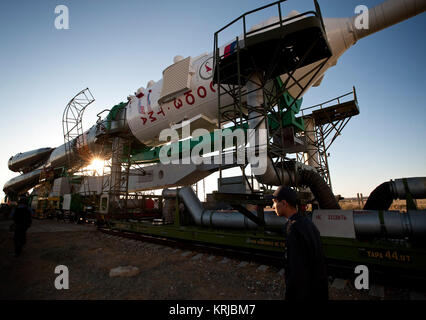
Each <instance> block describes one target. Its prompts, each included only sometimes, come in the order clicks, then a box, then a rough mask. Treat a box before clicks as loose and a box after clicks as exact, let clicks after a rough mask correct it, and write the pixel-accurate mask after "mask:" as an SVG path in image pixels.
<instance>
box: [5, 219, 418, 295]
mask: <svg viewBox="0 0 426 320" xmlns="http://www.w3.org/2000/svg"><path fill="white" fill-rule="evenodd" d="M9 225H10V222H9V221H3V222H0V252H1V256H2V259H1V261H0V299H43V300H44V299H49V300H50V299H55V300H56V299H143V300H145V299H151V300H167V299H177V300H181V299H185V300H187V299H189V300H192V299H197V300H198V299H200V300H211V299H221V300H228V299H229V300H236V299H244V300H253V299H256V300H280V299H283V297H284V292H285V285H284V275H283V271H282V270H278V269H276V268H274V267H266V266H260V265H259V264H257V263H254V262H250V261H248V262H246V263H241V261H236V260H232V259H224V258H223V257H220V256H209V255H207V254H200V253H198V252H193V251H183V250H178V249H174V248H170V247H167V246H162V245H154V244H149V243H145V242H140V241H135V240H130V239H121V238H117V237H114V236H110V235H106V234H103V233H101V232H99V231H97V230H96V228H95V226H93V225H83V226H81V225H74V224H68V223H64V222H56V221H49V220H44V221H39V220H33V226H32V227H31V228H30V230H29V232H28V234H27V245H26V247H25V248H24V252H23V254H22V255H21V256H20V257H18V258H15V257H14V255H13V234H12V233H11V232H8V227H9ZM58 265H65V266H67V267H68V270H69V289H68V290H57V289H56V288H55V286H54V281H55V278H56V277H57V276H58V274H55V273H54V270H55V267H56V266H58ZM118 266H134V267H137V268H139V271H140V272H139V274H137V275H135V276H133V277H118V278H111V277H110V276H109V272H110V270H111V269H113V268H116V267H118ZM379 291H380V290H379ZM329 292H330V298H331V299H345V300H359V299H373V300H374V299H383V298H385V299H408V298H409V294H410V293H409V292H408V291H404V290H398V289H389V288H386V290H385V292H384V293H385V294H384V297H374V296H371V295H370V294H369V292H366V291H359V290H356V289H355V288H354V287H353V284H351V283H350V282H349V281H346V282H345V287H344V288H342V289H337V288H336V287H335V286H332V285H330V288H329Z"/></svg>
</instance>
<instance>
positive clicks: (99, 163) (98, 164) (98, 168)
mask: <svg viewBox="0 0 426 320" xmlns="http://www.w3.org/2000/svg"><path fill="white" fill-rule="evenodd" d="M86 169H87V170H92V171H94V173H96V174H97V175H102V172H103V169H104V161H103V160H102V159H99V158H94V159H93V160H92V162H90V164H89V165H88V166H87V167H86Z"/></svg>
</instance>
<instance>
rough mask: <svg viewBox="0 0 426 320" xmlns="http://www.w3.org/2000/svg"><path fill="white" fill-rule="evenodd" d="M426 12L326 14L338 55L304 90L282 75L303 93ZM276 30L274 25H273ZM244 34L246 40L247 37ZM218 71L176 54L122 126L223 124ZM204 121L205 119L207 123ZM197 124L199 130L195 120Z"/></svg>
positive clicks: (400, 1)
mask: <svg viewBox="0 0 426 320" xmlns="http://www.w3.org/2000/svg"><path fill="white" fill-rule="evenodd" d="M425 10H426V1H424V0H388V1H386V2H384V3H382V4H380V5H378V6H376V7H374V8H370V9H369V10H368V28H367V29H361V28H357V27H356V21H357V16H354V17H350V18H324V19H323V20H324V27H325V31H326V35H327V39H328V42H329V45H330V48H331V52H332V56H331V57H330V58H329V60H328V61H327V63H326V64H325V65H324V66H323V67H322V69H321V71H320V72H318V73H317V74H316V76H315V78H314V79H313V81H311V82H310V84H309V85H307V84H308V79H307V78H308V77H306V79H301V80H299V82H300V83H301V84H302V88H304V89H301V88H300V87H299V86H297V85H293V86H292V84H293V80H291V79H290V80H288V79H287V75H281V76H280V77H281V79H282V80H283V82H285V81H287V80H288V87H289V89H288V93H289V94H290V95H291V96H292V97H298V96H299V97H302V96H303V95H304V94H305V93H306V91H307V90H309V88H310V87H311V86H319V85H320V83H321V80H322V78H323V76H324V73H325V72H326V71H327V70H328V69H329V68H330V67H332V66H334V65H336V63H337V61H338V59H339V58H340V56H341V55H342V54H343V53H344V52H345V51H346V50H347V49H349V48H350V47H351V46H352V45H354V44H355V43H356V42H357V41H358V40H359V39H361V38H364V37H366V36H368V35H370V34H373V33H375V32H377V31H380V30H382V29H384V28H387V27H389V26H392V25H394V24H396V23H399V22H401V21H404V20H406V19H409V18H411V17H413V16H415V15H418V14H420V13H422V12H424V11H425ZM296 14H298V13H297V12H295V11H292V12H290V14H289V15H288V17H292V16H294V15H296ZM361 14H362V13H361ZM276 21H278V17H271V18H269V19H268V20H266V21H264V22H262V23H261V24H259V25H256V26H254V27H252V29H251V30H256V29H258V28H261V27H263V26H267V25H269V24H272V23H274V22H276ZM271 28H274V27H273V26H272V27H271ZM259 32H264V31H259ZM239 38H240V39H241V38H242V37H239ZM231 43H232V42H231ZM219 50H220V55H222V54H224V52H225V50H229V43H228V44H226V45H224V46H222V47H220V48H219ZM321 62H323V61H322V60H320V61H317V62H314V63H312V64H309V65H306V66H304V67H302V68H300V69H297V70H296V71H295V73H294V74H293V76H294V78H296V79H300V78H301V77H302V75H304V74H306V73H307V72H309V71H310V70H312V69H315V68H316V67H317V66H318V65H319V64H320V63H321ZM213 75H214V65H213V53H204V54H201V55H199V56H196V57H187V58H185V59H184V58H183V57H180V56H176V57H175V59H174V64H172V65H171V66H169V67H168V68H166V69H165V70H164V71H163V78H162V79H161V80H159V81H158V82H154V81H150V82H149V83H148V84H147V87H146V88H143V87H141V88H139V89H138V90H137V91H136V92H135V94H134V95H130V96H129V97H128V103H127V105H126V106H125V109H126V110H125V112H124V113H123V114H125V115H126V121H125V124H123V125H120V127H121V128H122V129H123V130H130V132H131V134H132V135H133V136H134V137H135V138H136V139H137V140H138V141H139V142H141V143H143V144H144V145H147V146H155V145H158V144H161V143H164V142H161V141H159V135H160V132H161V131H162V130H163V129H167V128H170V127H173V126H174V125H178V124H179V123H181V122H182V121H184V120H188V121H190V123H191V122H194V123H195V121H197V123H198V125H199V127H204V128H210V129H211V128H213V127H215V126H216V125H217V102H218V101H217V99H218V98H217V85H215V84H214V83H213ZM302 90H303V91H302ZM221 99H223V100H221V103H223V104H229V103H231V102H232V98H231V97H230V96H229V95H224V96H222V97H221ZM200 119H201V120H202V121H201V122H200ZM191 128H192V129H196V127H194V126H193V125H192V124H191ZM96 130H97V128H96V126H93V127H92V128H90V129H89V130H87V131H86V132H85V133H84V134H83V135H84V144H83V147H86V148H89V149H90V150H91V151H93V152H97V153H98V150H97V151H95V149H99V147H97V146H96V143H95V141H96V134H97V131H96ZM77 139H78V138H77ZM80 139H81V137H80ZM71 143H72V142H71ZM65 149H66V148H65V145H61V146H59V147H57V148H56V149H55V150H53V152H52V151H51V150H49V151H46V150H44V151H43V152H44V153H43V156H44V157H45V156H46V154H47V153H49V154H50V157H49V158H48V159H47V160H46V161H45V163H44V164H45V165H46V166H49V167H52V168H55V167H56V166H62V165H64V164H65V163H66V162H65V161H66V153H65ZM92 149H93V150H92ZM39 150H41V149H39ZM40 152H41V151H40ZM50 152H51V153H50ZM18 157H19V154H18V155H16V156H14V157H12V158H11V159H10V160H9V164H10V163H15V162H16V161H17V160H18ZM40 157H41V155H40ZM34 159H35V158H34ZM34 159H33V160H34ZM37 160H39V158H37ZM34 161H35V160H34ZM26 165H28V168H31V170H34V169H35V168H34V167H31V165H34V163H31V161H29V162H28V163H26ZM9 168H10V169H11V170H14V168H13V167H11V166H9ZM38 169H40V168H38ZM15 171H18V170H15ZM19 171H23V172H26V173H27V174H26V175H28V170H23V169H22V168H20V169H19ZM26 175H23V176H18V177H15V178H13V179H11V180H9V181H8V182H7V183H6V184H5V186H4V189H3V190H4V191H5V193H6V194H7V193H8V192H9V191H12V190H13V191H16V190H17V189H19V188H17V185H18V183H20V186H23V185H24V186H25V189H26V190H28V189H29V188H31V187H33V186H34V185H35V184H34V176H35V175H34V176H33V175H31V179H30V180H31V182H30V183H27V184H22V181H20V179H19V178H20V177H22V178H25V176H26ZM30 180H28V177H27V181H30ZM21 188H23V187H21Z"/></svg>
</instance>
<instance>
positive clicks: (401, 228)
mask: <svg viewBox="0 0 426 320" xmlns="http://www.w3.org/2000/svg"><path fill="white" fill-rule="evenodd" d="M176 196H179V198H180V199H181V200H182V201H183V203H184V204H185V207H186V209H187V210H188V212H189V214H190V215H191V217H192V219H193V220H194V222H195V224H196V225H199V226H205V227H216V228H234V229H257V228H258V225H257V224H256V223H254V222H253V221H251V220H250V219H248V218H247V217H245V216H244V215H243V214H241V213H239V212H223V211H214V210H204V207H203V205H202V204H201V202H200V200H199V199H198V198H197V196H196V194H195V192H194V190H193V189H192V188H191V187H184V188H182V189H179V190H177V189H175V190H170V189H164V190H163V197H164V198H166V200H167V199H169V198H174V197H176ZM331 212H332V213H336V210H331ZM337 212H339V211H337ZM253 213H255V212H253ZM286 221H287V220H286V219H285V218H283V217H278V216H277V215H276V214H271V213H266V214H265V226H266V227H270V228H273V229H281V228H283V227H284V225H285V223H286ZM353 224H354V229H355V234H356V238H360V239H363V238H387V239H405V238H407V237H408V238H410V239H412V240H420V241H423V240H424V239H425V238H426V211H424V210H423V211H418V210H416V211H408V213H407V214H404V213H400V212H394V211H391V212H383V214H382V213H381V212H379V211H353Z"/></svg>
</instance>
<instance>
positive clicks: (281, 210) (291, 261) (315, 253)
mask: <svg viewBox="0 0 426 320" xmlns="http://www.w3.org/2000/svg"><path fill="white" fill-rule="evenodd" d="M273 201H274V209H275V212H276V214H277V215H278V216H284V217H286V218H287V219H288V221H287V223H286V225H285V227H284V229H285V231H284V233H285V237H286V249H285V250H286V252H285V256H286V257H285V260H286V262H285V263H286V264H285V282H286V294H285V298H286V300H307V299H315V300H327V299H328V279H327V273H326V264H325V257H324V252H323V248H322V245H321V239H320V234H319V231H318V229H317V228H316V227H315V225H314V224H313V223H312V221H311V220H309V219H308V218H306V217H304V216H302V215H301V214H300V213H299V212H298V211H297V194H296V192H295V191H294V190H293V189H291V188H289V187H284V186H282V187H279V188H278V189H277V190H276V191H275V193H274V195H273Z"/></svg>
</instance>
